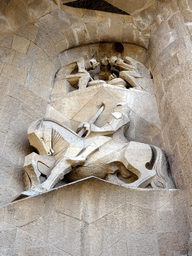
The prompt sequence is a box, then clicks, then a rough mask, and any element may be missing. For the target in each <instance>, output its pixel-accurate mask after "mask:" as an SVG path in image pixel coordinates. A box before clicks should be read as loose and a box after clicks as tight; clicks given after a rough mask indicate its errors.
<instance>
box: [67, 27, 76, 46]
mask: <svg viewBox="0 0 192 256" xmlns="http://www.w3.org/2000/svg"><path fill="white" fill-rule="evenodd" d="M64 34H65V37H66V39H67V41H68V42H69V48H72V47H75V46H76V45H77V41H76V38H75V35H74V32H73V30H72V29H71V28H68V29H65V31H64Z"/></svg>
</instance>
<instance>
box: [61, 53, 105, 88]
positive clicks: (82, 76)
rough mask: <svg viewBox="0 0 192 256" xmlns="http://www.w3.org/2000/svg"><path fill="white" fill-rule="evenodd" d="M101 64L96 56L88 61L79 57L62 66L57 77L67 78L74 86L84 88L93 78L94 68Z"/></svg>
mask: <svg viewBox="0 0 192 256" xmlns="http://www.w3.org/2000/svg"><path fill="white" fill-rule="evenodd" d="M99 65H100V64H99V62H97V61H96V59H95V58H94V56H93V57H92V59H90V60H88V61H85V60H84V58H79V59H77V60H76V61H74V62H71V63H69V64H68V65H65V66H64V67H63V68H61V69H60V70H59V72H58V73H57V79H66V80H67V81H68V82H69V83H70V84H71V85H72V86H73V87H77V88H78V89H83V88H86V86H87V84H88V82H89V81H90V80H93V78H92V76H93V75H94V72H93V70H96V69H97V68H99ZM98 72H99V69H98ZM91 75H92V76H91Z"/></svg>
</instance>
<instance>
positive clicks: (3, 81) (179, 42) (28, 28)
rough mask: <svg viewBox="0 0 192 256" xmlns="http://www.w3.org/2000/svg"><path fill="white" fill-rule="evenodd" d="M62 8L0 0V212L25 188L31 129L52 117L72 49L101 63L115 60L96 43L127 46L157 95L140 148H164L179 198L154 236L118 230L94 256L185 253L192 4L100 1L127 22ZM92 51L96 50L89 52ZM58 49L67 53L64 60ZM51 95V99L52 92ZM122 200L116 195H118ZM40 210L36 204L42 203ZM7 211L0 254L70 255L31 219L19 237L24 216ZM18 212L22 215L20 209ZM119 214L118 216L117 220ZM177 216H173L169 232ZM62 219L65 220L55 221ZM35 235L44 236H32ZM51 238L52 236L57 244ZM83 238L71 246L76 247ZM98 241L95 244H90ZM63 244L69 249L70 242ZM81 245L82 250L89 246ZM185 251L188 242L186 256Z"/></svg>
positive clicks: (48, 1) (42, 1)
mask: <svg viewBox="0 0 192 256" xmlns="http://www.w3.org/2000/svg"><path fill="white" fill-rule="evenodd" d="M66 2H69V0H62V1H60V0H38V1H37V0H30V1H24V0H19V1H18V0H9V1H6V0H1V1H0V24H1V25H0V143H1V148H0V157H1V166H0V205H4V204H7V203H10V202H11V200H12V199H13V198H14V197H15V196H17V195H18V194H19V193H21V192H22V191H23V189H24V183H23V163H24V157H25V156H26V155H27V154H29V153H31V152H32V148H30V146H29V143H28V141H27V138H26V135H27V128H28V126H29V125H30V123H32V122H33V121H34V120H36V119H38V118H41V117H42V116H44V114H45V113H46V112H48V110H47V111H46V108H47V104H48V102H49V100H50V95H51V92H52V89H53V84H54V77H55V74H56V72H57V71H58V70H59V69H60V68H61V66H63V65H65V64H67V63H69V62H70V61H71V59H72V60H73V59H74V57H72V55H73V54H72V52H73V50H74V49H71V48H73V47H76V46H77V48H76V49H75V50H74V55H77V56H79V54H80V52H81V51H85V53H86V54H87V52H88V51H87V50H85V49H88V48H89V54H91V53H94V52H95V51H97V52H98V53H101V55H104V56H105V55H106V54H104V53H105V52H107V54H108V53H109V54H110V55H111V53H113V51H111V50H110V49H111V48H110V47H106V48H103V47H101V44H100V43H101V41H105V42H106V41H107V42H111V43H112V44H113V43H114V42H121V43H123V44H124V43H125V44H127V45H129V46H128V47H125V50H124V51H125V54H126V55H127V56H130V57H132V58H134V59H137V60H139V61H140V62H142V63H144V64H146V66H147V67H148V68H149V70H150V71H151V73H152V76H153V80H154V87H153V91H154V94H155V96H156V99H157V106H158V111H159V117H160V122H161V131H159V133H156V134H153V135H154V136H152V138H148V137H147V136H146V135H147V132H146V133H145V134H144V137H141V138H140V141H144V142H145V143H148V144H152V145H155V146H158V147H160V148H162V149H163V150H164V152H165V154H166V156H167V159H168V162H169V165H170V169H171V172H172V174H173V176H174V180H175V183H176V186H177V188H179V189H180V192H179V193H178V195H173V198H172V202H173V205H174V210H172V208H170V209H168V208H166V205H165V208H166V209H165V212H162V213H158V218H159V219H160V220H162V222H161V225H160V224H158V225H159V226H158V230H161V231H159V232H158V234H157V233H155V232H154V230H153V229H151V230H150V232H148V231H146V230H148V229H146V230H144V231H143V232H142V233H138V234H129V237H128V236H127V235H126V234H127V233H126V234H125V236H122V234H124V230H122V229H121V230H122V233H121V234H119V233H118V230H116V229H115V228H114V230H115V232H116V233H114V237H115V236H116V235H117V236H118V238H119V239H118V240H116V238H115V241H116V242H115V243H113V242H112V244H113V246H111V247H110V248H109V247H105V249H104V250H103V251H102V250H101V253H100V255H118V254H119V255H126V253H127V248H129V251H130V253H131V255H137V252H138V251H139V252H140V255H150V253H153V255H156V252H157V251H158V253H159V255H171V256H173V255H174V256H176V255H177V256H178V255H187V247H188V236H189V231H191V227H192V221H191V220H192V208H191V205H192V200H191V198H192V186H191V181H192V160H191V159H192V108H191V97H192V94H191V93H192V91H191V86H192V85H191V81H192V80H191V69H192V65H191V59H192V45H191V38H192V37H191V35H192V25H191V23H192V15H191V12H192V1H191V0H159V1H150V0H142V1H141V0H135V1H132V0H128V1H124V0H123V1H117V0H107V1H106V2H108V3H110V4H112V5H114V6H115V7H117V8H119V9H121V10H123V11H125V12H126V13H130V14H131V15H119V14H112V13H106V12H105V13H103V12H102V11H94V10H86V9H78V10H77V9H76V8H71V7H68V8H67V6H65V7H66V8H63V7H64V5H62V3H66ZM71 2H72V1H71ZM89 44H93V45H92V46H93V47H92V46H88V45H89ZM96 44H99V45H100V46H99V47H98V46H97V47H95V48H94V45H96ZM82 45H87V48H86V47H84V48H81V49H80V48H79V46H82ZM78 49H79V50H78ZM108 49H109V51H108ZM66 50H68V51H66ZM63 51H65V52H64V53H62V52H63ZM110 51H111V52H110ZM146 53H147V57H146ZM92 55H93V54H92ZM110 55H109V56H110ZM88 56H90V55H88ZM58 88H59V87H58ZM54 93H55V95H56V94H57V93H58V91H54ZM52 95H53V94H52ZM49 111H50V112H51V111H52V109H50V110H49ZM57 114H58V113H57ZM65 121H66V120H65ZM137 122H138V124H140V127H145V131H146V127H147V124H146V123H145V122H144V121H143V120H137ZM71 126H72V127H76V126H77V122H76V121H73V122H72V123H71ZM139 132H140V131H139ZM150 132H151V129H150ZM137 135H138V134H137ZM66 188H67V187H66ZM54 193H55V192H54ZM121 196H122V194H121V195H120V196H119V197H118V198H120V197H121ZM134 196H135V195H134ZM42 197H44V196H42ZM71 198H72V197H71ZM96 198H97V196H96ZM158 198H159V197H158ZM32 200H34V199H29V200H26V201H27V202H28V201H29V202H30V204H29V205H28V204H27V207H29V206H30V207H32ZM23 202H25V201H23ZM70 202H73V200H70ZM17 204H18V203H17ZM17 204H16V205H17ZM39 205H41V206H42V204H39V203H38V206H39ZM38 206H37V209H34V211H35V214H37V213H38ZM181 206H182V207H181ZM9 207H10V208H9V213H10V215H9V217H8V219H9V220H8V219H7V220H8V221H5V220H4V216H5V215H4V210H5V208H1V209H0V220H2V223H3V224H2V231H1V232H2V233H1V234H3V239H0V248H1V252H0V254H1V255H71V252H64V251H63V250H62V248H61V247H62V245H63V242H62V241H61V243H60V245H58V246H55V245H53V246H52V244H48V242H47V240H46V238H45V237H46V235H47V233H48V232H47V231H46V232H45V233H44V231H43V232H41V230H43V229H42V228H39V229H38V228H37V226H35V221H34V226H33V227H32V228H31V232H32V231H33V232H34V234H35V235H34V236H33V235H31V234H29V233H27V231H24V230H19V231H18V230H17V229H18V228H17V227H16V226H15V224H12V220H19V219H21V220H22V218H23V216H24V215H23V214H21V212H20V215H18V216H16V215H15V217H14V218H13V217H12V216H13V215H11V213H13V208H12V205H11V206H9ZM22 207H23V206H22ZM23 209H24V210H26V209H25V207H24V208H23ZM23 212H25V211H23ZM84 212H86V210H84ZM33 214H34V212H32V215H33ZM54 214H55V213H54ZM118 214H119V216H121V213H119V212H118ZM150 214H151V213H150ZM26 215H27V213H26ZM56 215H57V214H56ZM41 216H42V219H40V220H39V227H43V226H44V223H48V222H49V223H51V221H50V219H51V220H52V219H54V217H55V215H54V216H53V218H52V217H50V219H49V221H47V222H46V221H45V222H43V221H44V219H43V216H44V215H43V214H42V215H41ZM137 216H141V215H136V217H135V219H137ZM143 216H144V215H143ZM151 216H152V217H153V215H151ZM155 216H156V215H155ZM173 216H176V221H175V223H176V224H175V227H174V224H173V223H174V218H173ZM59 218H60V219H59ZM165 218H166V219H167V220H169V221H167V220H165ZM58 219H59V221H61V222H62V221H63V219H62V217H61V216H59V217H58ZM186 219H187V220H188V222H187V221H186ZM138 220H139V221H140V219H139V218H138ZM31 221H33V220H31ZM59 221H58V223H59ZM114 221H115V226H118V221H116V219H115V220H114ZM126 221H127V220H126ZM139 221H138V223H139ZM142 221H143V220H142ZM149 222H150V221H149ZM168 222H169V223H168ZM32 223H33V222H31V225H32ZM104 223H106V222H102V221H101V224H99V225H96V224H95V226H94V225H92V226H91V227H89V233H88V232H87V233H83V232H82V233H81V234H79V233H78V232H79V231H77V234H76V235H77V237H78V235H79V237H83V236H86V235H87V234H88V235H87V236H90V237H91V234H92V232H93V234H94V232H97V230H99V229H100V228H101V226H102V227H105V225H104ZM134 223H135V222H134ZM141 223H143V222H141ZM165 223H167V224H165ZM188 223H189V224H190V225H189V224H188ZM97 224H98V223H97ZM50 225H51V224H50ZM120 226H121V225H120ZM122 226H123V225H122ZM122 226H121V228H122ZM125 226H126V225H125ZM106 227H109V226H106ZM46 228H47V227H46ZM48 229H49V228H47V230H48ZM50 230H51V228H50ZM92 230H95V231H92ZM69 232H71V231H70V227H69ZM99 232H100V231H98V237H102V236H103V235H102V232H100V233H99ZM111 233H112V232H111V229H110V228H109V229H107V230H105V233H104V234H105V239H104V240H102V239H101V240H102V241H104V242H103V244H102V245H101V244H100V245H99V246H101V247H102V246H105V245H106V244H110V243H111V241H112V240H113V237H112V236H110V237H109V240H107V239H108V238H107V237H108V235H109V234H111ZM154 233H155V234H154ZM36 234H37V235H39V236H40V237H41V238H38V239H36ZM153 234H154V235H153ZM55 236H56V235H54V232H53V234H52V235H51V237H53V240H54V238H55ZM69 237H70V236H69ZM79 237H78V238H77V243H76V244H78V243H79V240H78V239H79ZM98 237H91V238H93V240H94V239H97V238H98ZM50 239H51V238H50ZM66 239H67V238H66ZM70 239H71V238H70ZM98 239H99V238H98ZM110 239H111V240H110ZM101 240H99V241H101ZM94 241H95V240H94ZM113 241H114V240H113ZM138 241H139V242H138ZM65 242H66V246H67V243H68V242H69V243H70V240H65ZM137 242H138V243H137ZM151 243H153V247H151ZM31 244H32V245H31ZM133 244H136V246H135V247H134V246H133ZM29 245H30V246H29ZM141 245H143V246H141ZM145 245H147V246H148V247H147V248H150V251H149V250H148V249H146V247H145ZM2 246H4V247H2ZM8 247H9V248H8ZM60 248H61V249H60ZM82 248H86V247H85V244H83V246H82ZM90 248H91V250H94V251H96V249H97V248H96V249H95V247H94V245H93V247H91V246H90ZM103 248H104V247H103ZM165 248H169V251H165ZM74 250H75V249H74ZM86 250H88V252H89V251H90V249H86ZM99 250H100V249H99ZM142 250H143V251H142ZM75 253H76V252H75ZM75 253H74V255H75ZM158 253H157V255H158ZM190 253H191V240H189V255H190ZM76 255H78V253H76ZM82 255H83V252H82ZM85 255H86V254H85Z"/></svg>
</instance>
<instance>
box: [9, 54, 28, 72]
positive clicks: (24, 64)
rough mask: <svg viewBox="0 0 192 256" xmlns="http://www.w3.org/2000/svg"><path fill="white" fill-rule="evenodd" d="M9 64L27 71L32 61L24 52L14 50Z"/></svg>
mask: <svg viewBox="0 0 192 256" xmlns="http://www.w3.org/2000/svg"><path fill="white" fill-rule="evenodd" d="M11 64H12V65H13V66H15V67H18V68H20V69H21V70H23V71H25V72H29V71H30V70H31V66H32V61H31V60H30V59H29V58H28V57H27V56H26V54H25V53H21V52H15V54H14V57H13V60H12V63H11Z"/></svg>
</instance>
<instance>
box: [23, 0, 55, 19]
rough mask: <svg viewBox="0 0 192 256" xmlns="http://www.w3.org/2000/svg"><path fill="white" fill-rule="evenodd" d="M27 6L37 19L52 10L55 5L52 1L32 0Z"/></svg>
mask: <svg viewBox="0 0 192 256" xmlns="http://www.w3.org/2000/svg"><path fill="white" fill-rule="evenodd" d="M28 8H29V11H30V12H31V13H33V14H34V15H35V17H36V18H37V19H38V18H40V17H41V16H44V15H46V14H48V13H50V12H51V11H53V10H54V9H55V8H57V6H56V4H55V3H54V2H53V1H49V0H32V1H30V3H29V7H28Z"/></svg>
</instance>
